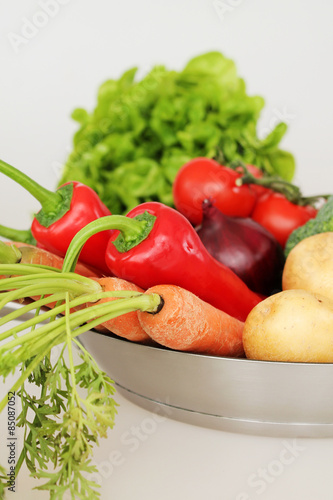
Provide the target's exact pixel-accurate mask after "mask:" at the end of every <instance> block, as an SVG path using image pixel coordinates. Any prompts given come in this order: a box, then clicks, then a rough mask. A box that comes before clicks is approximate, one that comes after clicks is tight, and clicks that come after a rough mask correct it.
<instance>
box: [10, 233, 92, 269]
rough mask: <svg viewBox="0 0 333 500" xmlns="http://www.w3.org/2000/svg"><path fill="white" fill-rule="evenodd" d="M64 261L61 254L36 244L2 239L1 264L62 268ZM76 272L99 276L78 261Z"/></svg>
mask: <svg viewBox="0 0 333 500" xmlns="http://www.w3.org/2000/svg"><path fill="white" fill-rule="evenodd" d="M63 262H64V260H63V258H62V257H59V255H55V254H53V253H52V252H48V251H47V250H44V249H42V248H37V247H36V246H34V245H29V244H26V243H20V242H15V244H14V243H12V242H3V241H0V263H1V264H14V263H21V264H37V265H38V266H39V268H40V267H41V266H43V267H51V268H55V269H59V270H61V268H62V265H63ZM75 272H76V273H78V274H81V275H82V276H87V277H93V276H98V273H96V272H95V271H94V270H93V269H92V268H90V267H88V266H86V265H84V264H82V263H81V262H77V264H76V267H75Z"/></svg>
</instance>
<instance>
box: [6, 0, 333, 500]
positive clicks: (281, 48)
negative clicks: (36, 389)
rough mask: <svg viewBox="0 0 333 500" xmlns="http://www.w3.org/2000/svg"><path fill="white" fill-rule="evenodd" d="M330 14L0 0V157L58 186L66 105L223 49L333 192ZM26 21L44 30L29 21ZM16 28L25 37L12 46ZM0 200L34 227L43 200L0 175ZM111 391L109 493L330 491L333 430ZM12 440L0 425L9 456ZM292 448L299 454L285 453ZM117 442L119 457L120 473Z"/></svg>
mask: <svg viewBox="0 0 333 500" xmlns="http://www.w3.org/2000/svg"><path fill="white" fill-rule="evenodd" d="M42 5H44V10H43V8H42ZM45 5H48V8H49V12H52V15H51V14H47V15H45ZM52 5H53V10H50V9H51V6H52ZM41 12H42V13H43V12H44V15H43V14H42V15H41V14H40V13H41ZM332 16H333V4H332V3H330V2H327V1H324V0H320V1H318V2H313V1H310V0H306V1H301V0H294V1H293V2H288V1H287V0H280V1H277V0H275V1H272V0H271V1H270V2H265V1H264V0H225V1H223V0H221V1H215V2H214V1H213V0H181V1H178V0H177V1H176V0H171V1H170V2H165V1H162V0H145V1H142V2H136V1H135V0H127V1H126V2H116V1H111V2H110V1H106V0H99V1H97V2H89V1H88V0H81V1H79V0H48V1H47V0H44V1H43V0H40V1H33V0H16V1H15V2H6V3H5V2H3V3H2V4H1V6H0V34H1V36H0V60H1V76H0V157H1V158H3V159H4V160H6V161H8V162H9V163H12V164H13V165H15V166H16V167H18V168H20V169H21V170H23V171H25V172H27V173H28V174H29V175H31V176H32V177H34V178H36V179H37V180H39V181H40V182H41V184H43V185H44V186H45V187H48V188H50V189H53V188H54V187H55V185H56V181H57V179H58V175H59V168H60V165H61V163H62V162H64V160H65V159H66V157H67V154H68V152H69V150H70V146H71V137H72V134H73V132H74V130H75V128H76V127H75V124H74V122H72V120H71V119H70V113H71V111H72V110H73V109H74V108H75V107H77V106H82V107H87V108H89V109H91V108H92V107H93V106H94V103H95V95H96V90H97V88H98V86H99V85H100V83H102V82H103V81H104V80H105V79H107V78H112V77H118V76H119V75H120V73H121V72H122V71H123V70H125V69H127V68H129V67H131V66H137V65H138V66H139V67H140V68H141V70H142V72H145V71H147V70H149V68H150V67H151V66H152V65H153V64H155V63H164V64H165V65H167V66H168V67H169V68H176V69H177V68H181V67H182V66H183V65H184V64H185V62H186V61H187V60H188V59H189V58H191V57H192V56H194V55H197V54H199V53H204V52H206V51H208V50H220V51H221V52H223V53H224V54H225V55H227V56H229V57H231V58H233V59H234V60H235V61H236V63H237V66H238V70H239V74H240V75H241V76H243V77H244V78H245V80H246V82H247V86H248V91H249V93H251V94H259V95H263V96H264V97H265V98H266V107H265V111H264V113H263V115H262V120H261V123H260V129H259V130H260V132H261V133H262V134H263V135H265V134H266V132H267V131H268V130H269V129H270V128H271V127H272V126H273V125H274V123H275V122H276V121H277V120H279V116H281V115H282V116H284V119H285V120H287V121H288V122H289V131H288V133H287V135H286V137H285V139H284V141H283V146H284V148H285V149H289V150H290V151H292V152H293V153H294V155H295V157H296V160H297V166H298V172H297V177H296V179H295V180H296V181H297V182H298V183H299V184H300V186H301V188H302V189H303V192H304V193H305V194H317V193H321V192H333V187H332V186H333V183H332V166H331V163H332V160H331V140H332V132H333V114H332V101H333V98H332V95H333V94H332V88H333V85H332V83H333V74H332V62H331V61H332V49H333V35H332V30H331V20H332ZM29 22H30V23H31V22H33V23H35V24H38V23H39V25H40V24H44V26H43V27H39V28H37V29H33V28H31V25H30V31H29V30H28V31H27V29H28V28H26V26H27V24H29ZM32 30H33V31H32ZM15 35H16V36H25V38H24V39H23V40H22V39H20V43H19V42H17V44H18V45H17V46H16V49H17V50H15V48H14V42H13V39H14V38H15ZM27 35H28V36H29V37H30V38H27ZM16 40H18V39H16ZM24 40H25V41H24ZM0 207H1V211H0V224H7V225H11V226H15V227H18V228H26V227H28V225H29V222H30V213H31V212H32V211H33V210H36V209H37V208H38V205H37V204H35V203H34V202H33V200H32V198H31V197H30V196H29V195H27V194H26V193H24V192H23V190H22V189H20V188H19V187H18V186H16V185H14V183H13V182H11V181H9V180H7V179H5V178H4V177H3V176H1V179H0ZM152 376H153V374H152ZM323 383H324V381H323ZM1 392H2V393H3V394H5V388H3V390H2V391H1ZM117 400H118V402H119V404H120V407H119V415H118V418H117V425H116V427H115V429H114V430H113V431H112V432H110V434H109V437H108V439H107V440H104V441H103V442H102V443H101V447H100V448H99V449H98V450H96V453H95V457H94V459H95V462H96V464H97V466H98V469H99V477H97V478H96V479H98V480H99V481H101V498H102V500H109V499H110V498H113V499H117V500H133V499H141V498H144V499H145V500H155V499H156V498H158V499H159V500H167V499H170V498H173V499H175V500H183V499H187V498H192V500H202V499H203V498H205V499H208V500H257V499H265V500H266V499H267V500H281V498H283V499H284V500H294V499H295V498H302V500H313V499H314V498H316V499H318V500H329V499H331V498H332V494H331V491H332V486H333V477H332V474H331V469H332V458H333V443H332V440H327V439H325V440H300V441H297V442H296V443H293V442H292V440H282V439H273V438H256V437H253V436H243V435H237V434H227V433H223V432H218V431H212V430H207V429H202V428H197V427H193V426H189V425H185V424H181V423H177V422H174V421H171V420H167V419H166V420H164V421H162V422H158V423H156V421H155V420H154V415H153V414H150V413H149V412H146V411H144V410H142V409H140V408H138V407H136V406H134V405H133V404H131V403H129V402H127V401H126V400H125V399H123V398H122V397H120V395H118V396H117ZM0 418H1V425H0V429H3V428H4V427H5V423H4V418H5V415H1V416H0ZM154 422H155V424H156V425H155V424H154ZM138 428H139V433H140V434H139V436H140V437H135V436H133V433H136V432H137V429H138ZM4 437H5V436H4V432H3V431H0V462H1V463H3V464H5V463H6V460H7V450H6V447H5V445H4V442H3V439H4ZM130 438H131V441H130ZM293 444H296V445H297V446H298V447H299V449H297V448H294V456H293V455H292V454H291V453H290V452H289V454H288V452H286V451H285V450H286V449H288V446H289V447H290V446H291V445H293ZM113 451H116V452H119V454H120V455H119V456H120V457H121V459H120V462H119V463H118V465H114V467H113V470H112V467H111V465H112V464H111V462H110V460H111V459H110V455H111V454H112V452H113ZM111 458H112V457H111ZM293 458H294V460H293ZM286 462H289V463H286ZM22 472H23V471H22ZM34 484H35V483H33V482H32V481H31V480H30V479H27V475H26V474H25V473H24V472H23V474H22V476H21V478H19V484H18V490H17V493H16V494H15V495H14V494H12V498H15V499H16V498H17V499H25V500H30V499H34V500H38V499H44V498H48V495H47V494H45V493H39V492H35V491H34V492H33V491H32V487H33V485H34ZM8 497H9V498H11V496H10V495H8Z"/></svg>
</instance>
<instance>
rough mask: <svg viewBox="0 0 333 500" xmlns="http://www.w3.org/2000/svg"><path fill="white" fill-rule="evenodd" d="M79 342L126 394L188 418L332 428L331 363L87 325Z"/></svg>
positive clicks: (289, 430)
mask: <svg viewBox="0 0 333 500" xmlns="http://www.w3.org/2000/svg"><path fill="white" fill-rule="evenodd" d="M80 340H81V342H82V344H83V345H84V346H85V348H86V349H87V350H88V351H89V352H90V353H91V354H92V355H93V356H94V358H95V359H96V361H97V362H98V363H99V365H100V367H101V368H102V369H103V370H104V371H105V372H106V373H107V374H108V375H109V376H110V377H111V378H112V379H113V380H114V381H115V384H116V387H117V390H118V391H119V392H120V393H121V394H122V395H124V396H125V397H126V398H127V399H129V400H131V401H132V402H134V403H136V404H137V405H139V406H141V407H143V408H146V409H148V410H150V411H153V412H157V413H159V414H161V415H164V416H166V417H169V418H173V419H176V420H180V421H182V422H186V423H189V424H194V425H200V426H204V427H209V428H214V429H221V430H224V431H230V432H242V433H250V434H257V435H263V436H280V437H282V436H283V437H332V436H333V364H321V363H319V364H311V363H280V362H266V361H252V360H247V359H231V358H221V357H213V356H202V355H198V354H189V353H184V352H177V351H172V350H168V349H164V348H160V347H151V346H147V345H140V344H135V343H132V342H128V341H126V340H123V339H120V338H119V337H115V336H110V335H102V334H100V333H96V332H94V331H91V332H87V333H85V334H83V335H81V336H80Z"/></svg>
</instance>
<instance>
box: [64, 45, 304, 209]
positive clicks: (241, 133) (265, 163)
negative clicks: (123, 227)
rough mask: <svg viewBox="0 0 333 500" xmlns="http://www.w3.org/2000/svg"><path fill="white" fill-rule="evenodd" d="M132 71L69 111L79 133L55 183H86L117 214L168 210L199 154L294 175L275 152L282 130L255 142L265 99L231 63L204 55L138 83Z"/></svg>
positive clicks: (285, 156) (284, 156)
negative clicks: (147, 207) (90, 105)
mask: <svg viewBox="0 0 333 500" xmlns="http://www.w3.org/2000/svg"><path fill="white" fill-rule="evenodd" d="M136 73H137V68H132V69H130V70H128V71H126V72H125V73H124V74H123V75H122V76H121V77H120V78H119V79H118V80H108V81H106V82H104V83H103V84H102V85H101V87H100V88H99V91H98V96H97V104H96V107H95V109H94V110H93V111H92V112H90V113H89V112H87V111H86V110H84V109H81V108H80V109H76V110H75V111H74V112H73V114H72V117H73V118H74V119H75V120H76V121H77V122H78V123H79V125H80V128H79V129H78V131H77V133H76V134H75V137H74V147H73V151H72V153H71V154H70V156H69V158H68V160H67V162H66V165H65V169H64V171H63V175H62V178H61V181H60V184H64V183H65V182H67V181H73V180H76V181H79V182H82V183H84V184H87V185H88V186H90V187H92V188H93V189H94V190H95V191H96V193H98V195H99V196H100V198H101V200H102V201H103V202H104V203H105V205H106V206H107V207H108V208H109V209H110V211H111V212H112V213H117V214H120V213H126V212H127V211H128V210H131V209H132V208H134V207H135V206H136V205H138V204H139V203H143V202H145V201H160V202H162V203H165V204H167V205H170V206H173V198H172V183H173V181H174V178H175V175H176V173H177V172H178V170H179V168H180V167H181V166H182V165H183V164H184V163H186V162H187V161H189V160H191V159H192V158H196V157H197V156H206V157H209V158H214V157H218V158H220V159H221V161H223V162H224V163H225V164H226V165H229V164H230V163H231V162H232V161H235V160H242V161H244V162H246V163H252V164H254V165H257V166H258V167H260V168H262V169H264V170H265V171H266V172H268V173H269V174H277V175H279V176H281V177H282V178H284V179H286V180H291V179H292V178H293V175H294V170H295V161H294V158H293V156H292V155H291V154H290V153H289V152H286V151H283V150H282V149H280V148H279V143H280V141H281V139H282V137H283V136H284V134H285V132H286V129H287V125H286V124H285V123H279V124H278V125H277V126H276V127H275V128H274V129H273V130H272V131H271V132H270V133H269V134H268V135H267V137H265V138H263V139H259V138H258V134H257V123H258V119H259V117H260V112H261V110H262V109H263V107H264V99H263V98H262V97H259V96H249V95H248V94H247V93H246V86H245V82H244V80H243V79H242V78H240V77H239V76H238V75H237V69H236V66H235V64H234V62H233V61H232V60H230V59H228V58H226V57H224V56H223V55H222V54H221V53H219V52H209V53H206V54H203V55H200V56H198V57H195V58H193V59H192V60H191V61H189V62H188V63H187V65H186V66H185V68H184V69H182V70H181V71H179V72H177V71H174V70H168V69H167V68H165V67H164V66H156V67H154V68H153V69H152V70H151V71H150V72H149V73H148V74H147V75H145V76H144V77H143V78H142V79H141V80H136V79H135V77H136Z"/></svg>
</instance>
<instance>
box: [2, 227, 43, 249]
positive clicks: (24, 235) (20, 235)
mask: <svg viewBox="0 0 333 500" xmlns="http://www.w3.org/2000/svg"><path fill="white" fill-rule="evenodd" d="M0 236H2V237H3V238H6V239H7V240H11V241H19V242H20V243H27V244H28V245H36V244H37V242H36V240H35V238H34V237H33V236H32V233H31V231H30V229H26V230H25V229H13V228H11V227H7V226H3V225H1V224H0Z"/></svg>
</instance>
